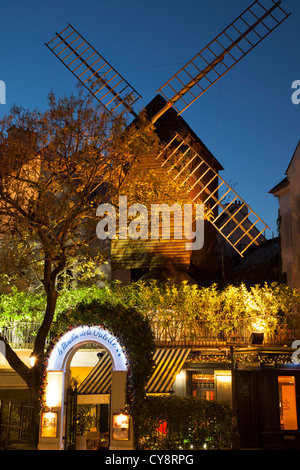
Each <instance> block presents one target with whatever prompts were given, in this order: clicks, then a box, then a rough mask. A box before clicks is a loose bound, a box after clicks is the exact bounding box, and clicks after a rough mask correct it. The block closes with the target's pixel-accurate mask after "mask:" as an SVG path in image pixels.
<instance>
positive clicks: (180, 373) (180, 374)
mask: <svg viewBox="0 0 300 470" xmlns="http://www.w3.org/2000/svg"><path fill="white" fill-rule="evenodd" d="M184 378H185V372H184V370H182V371H180V372H179V374H177V375H176V380H182V379H184Z"/></svg>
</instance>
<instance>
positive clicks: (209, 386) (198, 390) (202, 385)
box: [192, 371, 215, 400]
mask: <svg viewBox="0 0 300 470" xmlns="http://www.w3.org/2000/svg"><path fill="white" fill-rule="evenodd" d="M207 372H211V371H205V372H204V373H202V374H192V395H193V396H194V397H197V396H198V397H201V398H204V399H205V400H214V399H215V390H214V385H215V384H214V374H213V373H207Z"/></svg>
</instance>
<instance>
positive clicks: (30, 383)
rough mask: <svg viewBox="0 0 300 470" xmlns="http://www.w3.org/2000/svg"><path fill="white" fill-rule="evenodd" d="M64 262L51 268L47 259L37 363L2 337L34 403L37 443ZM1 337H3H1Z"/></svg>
mask: <svg viewBox="0 0 300 470" xmlns="http://www.w3.org/2000/svg"><path fill="white" fill-rule="evenodd" d="M63 265H64V262H62V263H61V264H60V265H59V267H56V268H55V269H53V270H51V266H52V262H51V260H50V259H49V258H48V259H47V258H46V260H45V266H44V279H43V284H44V288H45V291H46V295H47V305H46V310H45V315H44V319H43V322H42V325H41V327H40V328H39V330H38V332H37V336H36V339H35V343H34V348H33V356H34V358H35V363H34V366H33V367H28V366H27V365H26V364H24V362H23V361H22V360H21V359H20V358H19V357H18V355H17V354H16V353H15V351H14V350H13V349H12V348H11V346H10V345H9V344H8V343H7V341H6V340H5V338H2V339H3V341H4V342H5V345H6V360H7V361H8V363H9V365H10V366H11V368H12V369H13V370H14V371H15V372H17V374H19V375H20V377H21V378H22V379H23V380H24V381H25V382H26V384H27V387H28V390H29V394H30V400H31V402H32V404H33V407H34V409H33V419H32V434H31V437H32V440H33V442H32V443H34V444H35V445H36V444H37V443H38V430H39V415H40V391H41V385H42V370H43V364H44V359H45V345H46V339H47V336H48V333H49V331H50V328H51V324H52V321H53V317H54V313H55V308H56V301H57V297H58V293H57V291H56V288H55V285H56V277H57V275H58V273H59V272H60V271H61V270H62V269H63V267H62V266H63ZM0 339H1V337H0Z"/></svg>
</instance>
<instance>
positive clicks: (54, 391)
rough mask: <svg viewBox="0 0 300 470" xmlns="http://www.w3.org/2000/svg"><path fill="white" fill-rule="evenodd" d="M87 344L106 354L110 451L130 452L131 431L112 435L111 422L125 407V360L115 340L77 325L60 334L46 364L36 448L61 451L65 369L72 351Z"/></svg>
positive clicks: (99, 330) (98, 329) (96, 329)
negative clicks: (109, 369) (109, 379)
mask: <svg viewBox="0 0 300 470" xmlns="http://www.w3.org/2000/svg"><path fill="white" fill-rule="evenodd" d="M89 343H94V344H98V345H99V346H100V347H102V348H104V349H105V350H106V351H107V352H108V353H109V355H110V357H111V361H112V382H111V402H110V449H112V450H117V449H128V450H130V449H132V448H133V430H132V425H131V426H129V430H128V433H126V432H124V433H122V434H121V436H122V437H121V439H119V438H118V433H114V432H113V430H114V428H113V425H114V423H115V422H116V420H115V419H114V418H115V417H116V416H117V415H119V414H120V412H121V410H122V409H124V406H125V404H126V382H127V360H126V355H125V353H124V351H123V348H122V347H121V345H120V343H119V341H118V339H117V338H116V337H115V336H114V335H113V334H111V332H110V331H108V330H106V329H103V328H101V327H100V326H86V325H85V326H79V327H76V328H73V329H72V330H70V331H68V332H67V333H65V334H63V335H62V336H61V338H60V339H59V341H58V342H57V343H56V344H55V346H54V348H53V350H52V352H51V354H50V356H49V359H48V365H47V370H46V372H47V377H46V390H45V403H46V408H47V410H46V411H45V412H42V413H41V422H40V438H39V449H44V450H46V449H47V450H50V449H53V450H58V449H63V448H64V442H63V438H64V436H65V431H66V422H65V412H66V409H65V397H66V390H67V388H68V386H69V380H70V377H69V374H68V371H69V366H70V363H71V360H72V357H73V356H74V354H75V353H76V351H77V350H78V349H79V348H80V347H82V346H84V345H86V344H89Z"/></svg>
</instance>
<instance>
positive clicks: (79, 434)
mask: <svg viewBox="0 0 300 470" xmlns="http://www.w3.org/2000/svg"><path fill="white" fill-rule="evenodd" d="M91 408H92V405H79V406H78V407H77V416H76V449H77V450H86V433H87V431H88V430H89V429H90V427H91V426H92V422H93V419H92V417H91V414H90V412H91Z"/></svg>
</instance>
